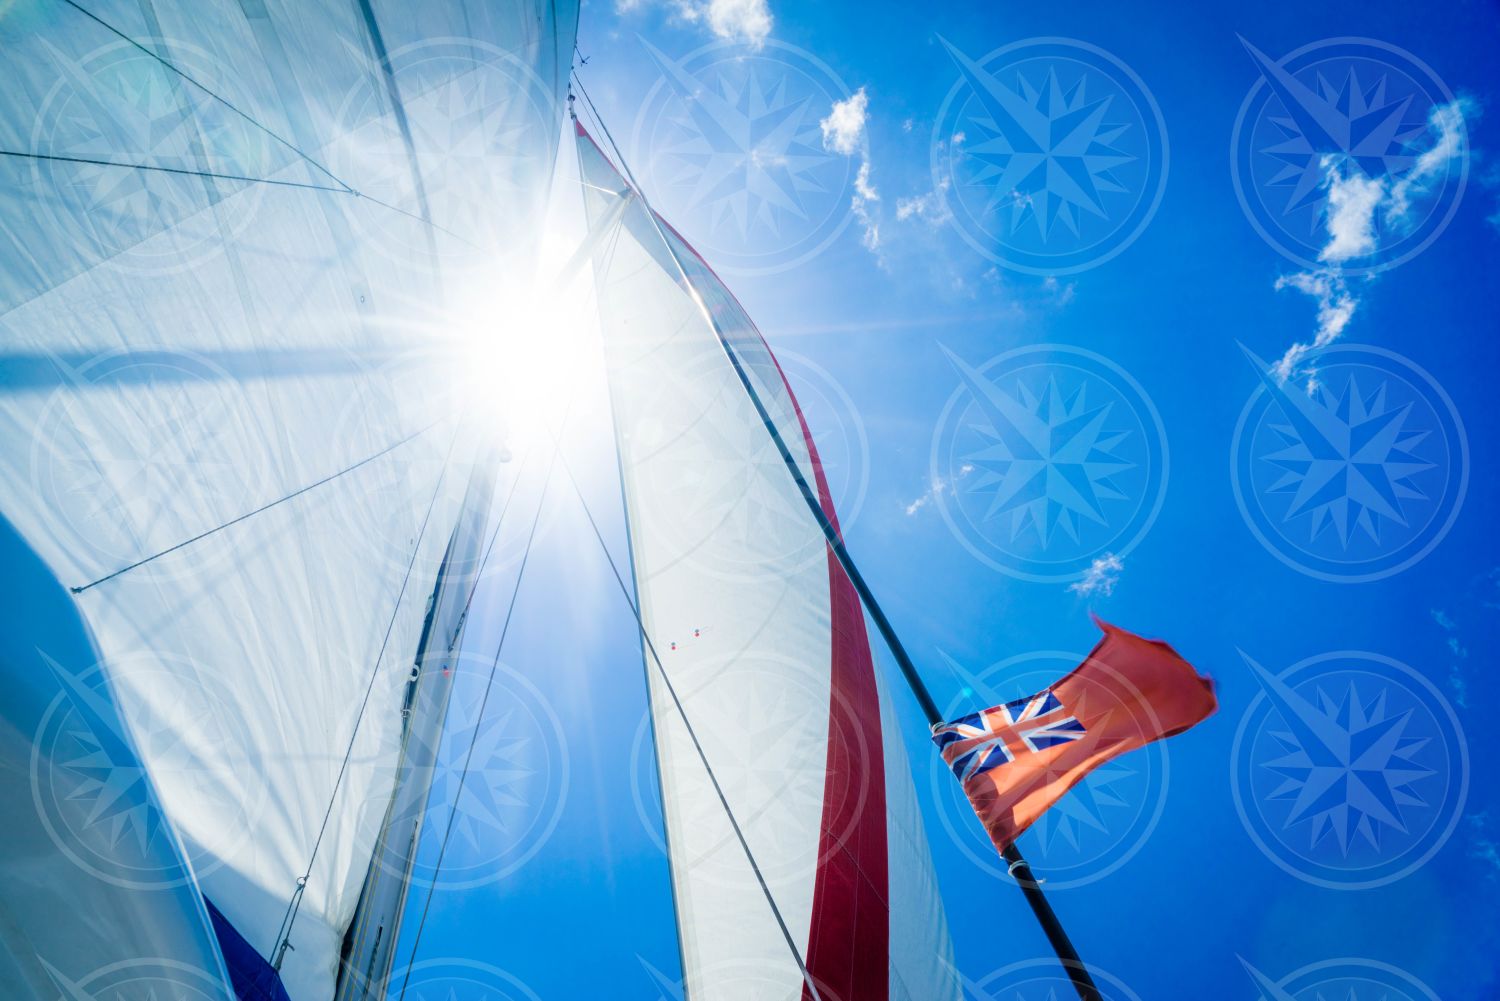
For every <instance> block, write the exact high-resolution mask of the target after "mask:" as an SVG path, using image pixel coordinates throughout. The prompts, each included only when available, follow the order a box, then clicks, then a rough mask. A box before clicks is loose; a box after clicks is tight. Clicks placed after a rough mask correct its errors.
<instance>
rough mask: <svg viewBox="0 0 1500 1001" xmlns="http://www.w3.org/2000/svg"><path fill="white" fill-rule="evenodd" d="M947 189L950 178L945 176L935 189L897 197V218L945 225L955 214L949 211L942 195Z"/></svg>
mask: <svg viewBox="0 0 1500 1001" xmlns="http://www.w3.org/2000/svg"><path fill="white" fill-rule="evenodd" d="M947 191H948V179H947V178H946V177H945V178H943V179H942V180H940V181H939V182H938V188H937V189H936V190H934V191H929V192H927V194H925V195H917V196H914V197H911V198H898V199H896V219H897V220H898V221H900V222H906V221H908V220H910V219H918V220H920V221H922V222H925V223H927V224H928V225H929V226H933V227H937V226H941V225H943V224H944V223H945V222H947V221H948V220H949V219H952V218H953V214H952V213H951V212H949V211H948V206H947V203H946V202H945V201H944V200H943V197H942V196H943V195H944V194H946V193H947Z"/></svg>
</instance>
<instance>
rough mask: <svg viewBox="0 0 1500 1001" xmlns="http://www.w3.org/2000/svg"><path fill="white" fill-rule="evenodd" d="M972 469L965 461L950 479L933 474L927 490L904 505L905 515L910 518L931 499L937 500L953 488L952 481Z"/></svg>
mask: <svg viewBox="0 0 1500 1001" xmlns="http://www.w3.org/2000/svg"><path fill="white" fill-rule="evenodd" d="M973 471H974V467H973V466H972V465H971V464H970V463H967V462H966V463H964V464H963V465H962V466H960V467H958V475H957V476H955V477H954V478H953V479H952V480H945V479H943V478H942V477H941V476H934V477H933V478H932V482H931V483H929V484H928V485H927V492H926V493H924V494H922V495H921V496H920V497H918V498H917V499H916V500H914V501H912V502H911V503H910V504H908V505H906V516H907V517H908V518H910V517H911V516H912V515H914V514H916V513H917V512H918V511H920V510H922V509H923V508H924V507H926V506H927V505H928V504H931V503H932V502H933V501H935V500H937V499H938V498H939V497H940V496H942V495H943V494H944V493H946V492H947V491H949V490H951V489H953V484H954V481H956V480H961V479H963V478H964V477H965V476H968V475H969V474H970V473H972V472H973Z"/></svg>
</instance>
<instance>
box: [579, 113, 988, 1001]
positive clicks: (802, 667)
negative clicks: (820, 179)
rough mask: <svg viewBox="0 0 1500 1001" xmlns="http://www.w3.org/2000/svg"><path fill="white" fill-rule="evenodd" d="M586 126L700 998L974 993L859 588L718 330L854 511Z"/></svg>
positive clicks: (721, 311) (679, 877) (736, 326)
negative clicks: (966, 988)
mask: <svg viewBox="0 0 1500 1001" xmlns="http://www.w3.org/2000/svg"><path fill="white" fill-rule="evenodd" d="M577 134H578V155H579V162H580V172H581V176H582V182H583V188H584V199H585V203H586V208H587V212H588V217H589V220H590V224H591V225H592V226H593V227H595V229H596V230H599V229H602V230H603V232H595V233H593V234H592V239H593V240H594V241H595V245H596V247H597V248H598V249H597V251H596V253H595V258H594V266H595V277H596V283H597V292H598V299H599V309H600V316H601V328H602V333H603V336H604V340H605V361H606V367H607V370H608V381H609V387H610V395H611V405H612V409H613V415H614V421H615V429H616V441H617V446H618V450H619V457H620V468H621V478H622V483H623V490H624V496H625V507H626V516H627V527H628V533H629V540H630V555H631V561H632V564H633V568H634V575H635V585H636V592H637V599H638V606H639V614H640V623H641V629H642V632H643V640H644V646H645V650H644V654H645V656H646V658H647V661H648V670H647V675H648V677H649V679H650V682H649V692H650V698H651V705H652V721H653V726H654V732H655V737H656V752H657V763H658V767H659V773H660V781H661V788H662V799H663V806H664V814H665V821H666V832H667V842H668V848H669V854H670V859H671V865H672V879H673V893H674V900H675V903H676V908H677V920H678V928H679V932H680V936H681V946H682V958H683V966H684V978H685V991H686V995H687V997H689V998H692V999H694V1001H703V999H715V1001H717V999H752V998H768V997H777V998H789V997H796V996H799V994H800V996H802V997H804V998H821V999H823V1001H869V999H874V998H885V997H890V998H905V999H913V1001H916V999H942V998H956V997H958V996H959V993H960V986H959V983H958V981H957V977H956V975H955V973H954V968H953V965H952V957H951V947H950V945H949V942H948V935H947V928H946V924H945V920H944V916H943V910H942V906H941V902H940V900H939V897H938V893H937V887H936V882H935V878H934V875H933V872H932V868H931V862H930V859H929V856H928V851H927V846H926V840H925V835H924V833H923V830H922V824H921V821H920V818H919V815H918V812H917V806H916V801H915V797H914V794H913V792H912V788H911V778H910V774H909V771H908V765H907V762H906V758H905V753H904V751H903V749H902V746H901V743H900V739H899V733H898V731H897V729H896V726H895V723H894V721H893V717H892V708H891V703H890V699H889V698H888V695H887V692H886V691H885V688H884V682H883V680H882V678H881V677H880V674H879V672H877V671H876V669H875V666H874V664H873V658H872V655H871V644H870V639H869V632H868V630H867V626H866V623H865V620H864V615H863V612H862V610H861V606H860V601H859V598H858V596H857V594H856V593H855V591H854V589H853V587H852V586H851V585H850V582H849V580H848V578H847V577H846V576H845V575H844V572H843V570H842V568H841V567H840V566H839V565H838V563H837V561H836V560H835V559H834V558H833V555H832V554H831V552H830V551H829V547H828V545H827V544H826V542H825V540H824V537H823V535H822V532H821V531H820V528H819V527H818V525H817V524H816V523H815V522H814V520H813V519H812V518H811V517H810V514H809V511H808V509H807V507H806V506H805V504H804V500H803V498H802V496H801V495H800V493H799V491H798V487H797V486H796V483H795V480H794V478H793V476H792V475H791V473H790V471H789V469H788V468H787V467H786V465H785V463H784V461H783V458H782V456H781V455H780V454H779V452H778V450H777V448H776V446H775V444H774V442H773V439H772V438H771V436H770V435H769V434H768V433H767V427H766V424H765V422H764V421H763V420H762V418H761V417H760V415H759V413H758V412H757V411H756V410H755V408H754V406H753V404H752V401H751V399H750V397H749V396H748V394H747V393H746V392H745V389H744V387H743V386H742V385H741V382H740V380H739V377H738V375H737V374H736V371H735V368H734V365H733V364H732V362H731V360H730V358H729V357H728V355H727V354H726V351H725V348H724V344H723V343H721V339H722V341H723V342H727V343H728V344H730V345H732V349H733V351H734V354H735V355H736V356H737V358H738V360H739V362H740V364H741V365H743V366H744V368H745V370H746V371H747V373H748V377H749V378H750V379H751V380H752V381H753V384H754V387H755V390H756V392H757V394H758V395H759V397H760V399H761V401H762V403H763V404H764V406H765V407H766V409H767V411H768V415H769V418H770V420H771V421H772V422H774V424H775V426H776V428H777V430H778V431H779V433H780V436H781V438H782V439H783V440H784V441H785V442H786V443H787V444H788V447H789V449H790V451H791V452H792V456H793V459H794V461H795V462H796V463H797V464H798V466H799V468H800V470H801V472H802V474H803V476H804V477H805V478H806V480H807V481H808V482H809V483H815V484H816V487H817V491H818V494H819V495H820V500H821V503H822V506H823V510H824V512H825V514H826V515H827V517H828V518H830V519H835V521H836V516H835V514H834V511H833V506H832V501H831V498H830V496H829V490H828V486H827V482H826V480H825V477H824V475H823V470H822V468H821V466H820V464H819V461H818V453H817V448H816V447H815V445H814V443H813V439H812V436H811V434H810V432H809V430H808V428H807V425H806V423H805V422H804V420H803V418H802V414H801V412H800V410H799V409H798V406H797V401H796V399H795V397H794V396H793V395H792V391H791V388H790V387H789V385H788V384H787V382H786V380H785V378H784V377H783V375H782V373H781V370H780V368H779V367H778V365H777V363H776V360H775V358H774V356H773V355H772V354H771V352H770V349H769V348H768V347H767V345H766V343H765V341H764V340H763V339H762V338H761V336H760V334H759V332H758V331H757V330H756V328H755V326H754V324H753V323H752V322H751V321H750V319H749V317H748V316H747V315H746V314H745V311H744V310H743V309H742V308H741V307H740V305H739V303H738V302H737V301H736V300H735V298H734V297H733V295H731V294H730V292H729V291H728V289H727V288H726V287H725V286H724V284H723V283H722V282H721V281H720V280H719V279H718V277H717V276H716V275H715V274H714V273H713V271H712V270H711V269H710V268H709V266H708V265H707V264H706V263H705V262H704V261H703V259H702V258H701V257H700V256H699V255H698V254H697V253H696V252H695V251H694V250H693V249H692V247H690V246H689V245H688V244H687V242H686V241H685V240H684V239H683V238H682V237H681V236H680V235H679V234H677V232H676V231H675V230H673V229H672V228H671V226H669V225H668V224H667V223H666V222H665V221H664V220H662V219H660V217H658V216H656V215H655V214H654V213H653V212H652V211H651V209H650V208H649V207H648V206H647V205H646V204H645V203H644V202H643V200H642V199H641V197H640V196H639V195H638V194H637V193H636V192H635V190H634V189H633V186H632V185H631V184H629V183H627V181H626V180H625V179H624V178H623V177H622V176H621V174H620V173H618V172H617V171H616V170H615V168H614V166H613V165H612V164H611V163H610V161H609V159H608V158H607V157H606V156H605V154H604V153H603V151H602V150H601V149H600V148H599V146H598V145H597V144H596V143H595V142H594V140H593V139H592V137H591V136H590V135H589V134H588V133H587V132H586V131H585V130H584V128H583V127H582V126H581V125H579V126H578V127H577Z"/></svg>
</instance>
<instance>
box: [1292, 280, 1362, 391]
mask: <svg viewBox="0 0 1500 1001" xmlns="http://www.w3.org/2000/svg"><path fill="white" fill-rule="evenodd" d="M1284 288H1293V289H1296V290H1297V291H1298V292H1302V293H1305V294H1306V295H1310V296H1312V297H1313V298H1314V299H1316V300H1317V301H1318V329H1317V332H1316V333H1314V334H1313V339H1312V340H1311V341H1310V342H1300V341H1299V342H1298V343H1296V344H1293V345H1292V346H1291V347H1289V348H1287V349H1286V353H1285V354H1284V355H1282V356H1281V360H1280V361H1278V362H1276V364H1275V365H1273V366H1272V369H1273V370H1274V371H1275V373H1276V378H1277V379H1279V380H1281V381H1282V382H1286V381H1287V380H1288V379H1290V378H1292V377H1293V376H1294V375H1296V374H1297V373H1298V372H1299V371H1300V370H1301V367H1302V359H1303V358H1305V357H1306V356H1307V354H1308V353H1309V352H1312V351H1316V350H1317V349H1318V348H1321V347H1325V346H1326V345H1329V344H1332V343H1333V342H1334V341H1335V340H1337V339H1338V338H1339V336H1340V335H1342V334H1343V332H1344V328H1345V327H1347V326H1349V321H1350V320H1352V319H1354V310H1355V309H1356V308H1357V307H1358V306H1359V300H1358V299H1357V298H1355V297H1354V296H1353V295H1352V294H1351V293H1350V292H1349V284H1348V282H1347V281H1346V280H1345V279H1344V276H1343V275H1342V274H1340V273H1339V272H1337V271H1304V272H1301V273H1299V274H1295V275H1282V276H1281V277H1280V278H1278V279H1276V290H1277V291H1278V292H1279V291H1281V290H1282V289H1284ZM1311 388H1312V387H1311V385H1309V389H1311Z"/></svg>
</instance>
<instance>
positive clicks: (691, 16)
mask: <svg viewBox="0 0 1500 1001" xmlns="http://www.w3.org/2000/svg"><path fill="white" fill-rule="evenodd" d="M652 2H653V0H615V12H616V13H619V14H628V13H630V12H631V11H634V10H639V9H641V8H642V7H645V6H647V5H649V4H651V3H652ZM656 2H663V3H665V4H666V5H667V6H669V7H671V9H672V13H673V14H675V15H676V16H677V17H678V18H680V19H681V20H683V21H687V22H689V23H692V24H705V25H707V26H708V30H709V31H712V32H713V33H714V34H715V35H717V36H718V37H719V38H727V39H730V40H731V41H736V42H744V43H746V44H747V45H749V46H750V47H751V48H756V49H758V48H760V47H761V46H763V45H765V43H766V39H767V38H768V37H769V36H770V34H771V27H772V25H774V24H775V18H773V17H772V16H771V8H770V6H769V5H768V4H767V3H766V0H656Z"/></svg>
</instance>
